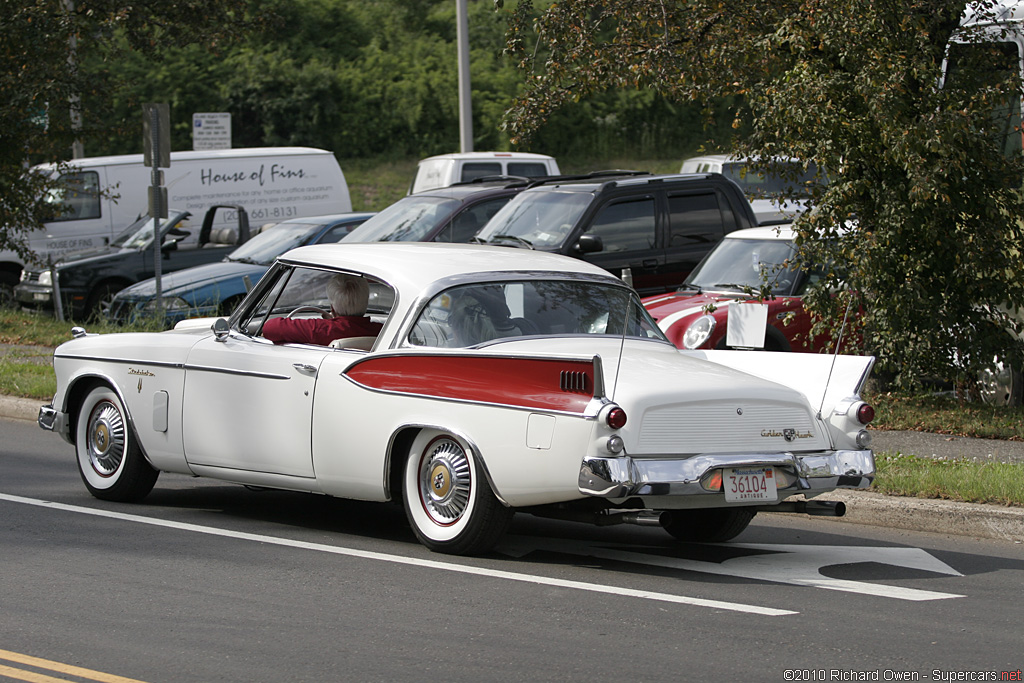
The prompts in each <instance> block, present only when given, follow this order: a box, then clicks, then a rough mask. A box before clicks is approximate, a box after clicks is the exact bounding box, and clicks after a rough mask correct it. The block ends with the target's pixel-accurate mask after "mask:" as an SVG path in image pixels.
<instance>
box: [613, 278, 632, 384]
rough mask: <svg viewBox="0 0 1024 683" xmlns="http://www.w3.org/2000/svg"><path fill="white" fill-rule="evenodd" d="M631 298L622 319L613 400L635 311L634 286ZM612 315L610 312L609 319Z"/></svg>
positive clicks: (630, 290)
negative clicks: (631, 317) (629, 327)
mask: <svg viewBox="0 0 1024 683" xmlns="http://www.w3.org/2000/svg"><path fill="white" fill-rule="evenodd" d="M628 291H629V298H628V299H627V300H626V317H625V318H623V320H622V337H621V338H620V339H619V359H618V360H617V361H616V362H615V382H614V383H613V384H612V395H611V396H609V397H608V398H610V399H611V400H613V401H614V400H615V390H616V388H617V387H618V386H619V370H621V369H622V353H623V351H625V349H626V326H627V325H628V324H629V314H630V313H631V312H632V311H633V288H632V287H630V288H629V290H628ZM610 317H611V315H610V314H609V319H610Z"/></svg>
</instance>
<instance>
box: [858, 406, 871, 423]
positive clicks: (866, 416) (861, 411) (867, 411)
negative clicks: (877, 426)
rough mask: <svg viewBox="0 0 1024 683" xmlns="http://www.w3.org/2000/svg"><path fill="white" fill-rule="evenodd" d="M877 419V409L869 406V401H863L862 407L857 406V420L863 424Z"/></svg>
mask: <svg viewBox="0 0 1024 683" xmlns="http://www.w3.org/2000/svg"><path fill="white" fill-rule="evenodd" d="M874 419H875V409H874V408H872V407H871V406H869V405H868V404H867V403H862V404H861V405H860V408H857V420H858V421H859V422H860V423H861V424H862V425H866V424H868V423H869V422H871V421H872V420H874Z"/></svg>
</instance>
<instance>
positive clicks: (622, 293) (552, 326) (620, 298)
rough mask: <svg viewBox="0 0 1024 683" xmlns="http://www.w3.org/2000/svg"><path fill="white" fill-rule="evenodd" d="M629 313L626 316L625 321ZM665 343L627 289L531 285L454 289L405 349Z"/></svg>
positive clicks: (434, 304)
mask: <svg viewBox="0 0 1024 683" xmlns="http://www.w3.org/2000/svg"><path fill="white" fill-rule="evenodd" d="M627 311H628V316H627ZM623 328H625V334H626V336H629V337H640V338H643V339H660V340H665V336H664V335H663V334H662V332H661V330H659V329H658V326H657V325H656V324H655V323H654V321H653V320H652V319H651V317H650V316H649V315H648V313H647V311H646V309H644V307H643V306H642V305H641V304H640V300H639V299H638V298H637V296H636V294H635V293H633V292H632V291H631V290H629V289H626V288H625V287H619V286H615V285H602V284H598V283H595V282H575V281H566V280H527V281H521V282H519V281H512V282H487V283H476V284H472V285H463V286H460V287H453V288H451V289H448V290H445V291H444V292H442V293H440V294H438V295H437V296H435V297H434V298H433V299H431V301H430V302H429V303H428V304H427V306H426V308H424V309H423V312H422V313H421V314H420V317H419V319H418V320H417V321H416V324H415V325H414V326H413V329H412V331H411V332H410V333H409V337H408V340H407V342H406V344H407V345H411V346H433V347H443V348H462V347H467V346H475V345H478V344H483V343H486V342H491V341H495V340H498V339H506V338H514V337H524V336H535V335H559V336H565V335H614V336H616V337H620V336H622V335H623Z"/></svg>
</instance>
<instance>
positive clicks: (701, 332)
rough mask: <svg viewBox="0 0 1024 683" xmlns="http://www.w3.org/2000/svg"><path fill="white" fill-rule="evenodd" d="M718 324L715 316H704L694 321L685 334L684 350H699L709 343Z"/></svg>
mask: <svg viewBox="0 0 1024 683" xmlns="http://www.w3.org/2000/svg"><path fill="white" fill-rule="evenodd" d="M717 324H718V322H717V321H716V320H715V317H714V316H713V315H702V316H701V317H699V318H697V319H696V320H694V321H693V322H692V323H691V324H690V326H689V327H688V328H686V332H685V333H684V334H683V348H684V349H698V348H700V347H701V346H702V345H703V344H705V343H707V341H708V339H710V338H711V333H712V332H714V331H715V325H717Z"/></svg>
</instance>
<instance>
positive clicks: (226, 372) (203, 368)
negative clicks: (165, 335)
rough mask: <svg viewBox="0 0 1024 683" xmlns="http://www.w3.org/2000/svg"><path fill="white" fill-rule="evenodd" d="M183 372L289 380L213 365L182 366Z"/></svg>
mask: <svg viewBox="0 0 1024 683" xmlns="http://www.w3.org/2000/svg"><path fill="white" fill-rule="evenodd" d="M181 367H183V368H184V369H185V371H186V372H187V371H189V370H196V371H198V372H216V373H219V374H222V375H241V376H243V377H259V378H261V379H291V376H289V375H279V374H277V373H276V372H255V371H253V370H235V369H233V368H220V367H217V366H214V365H191V364H185V365H182V366H181Z"/></svg>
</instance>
